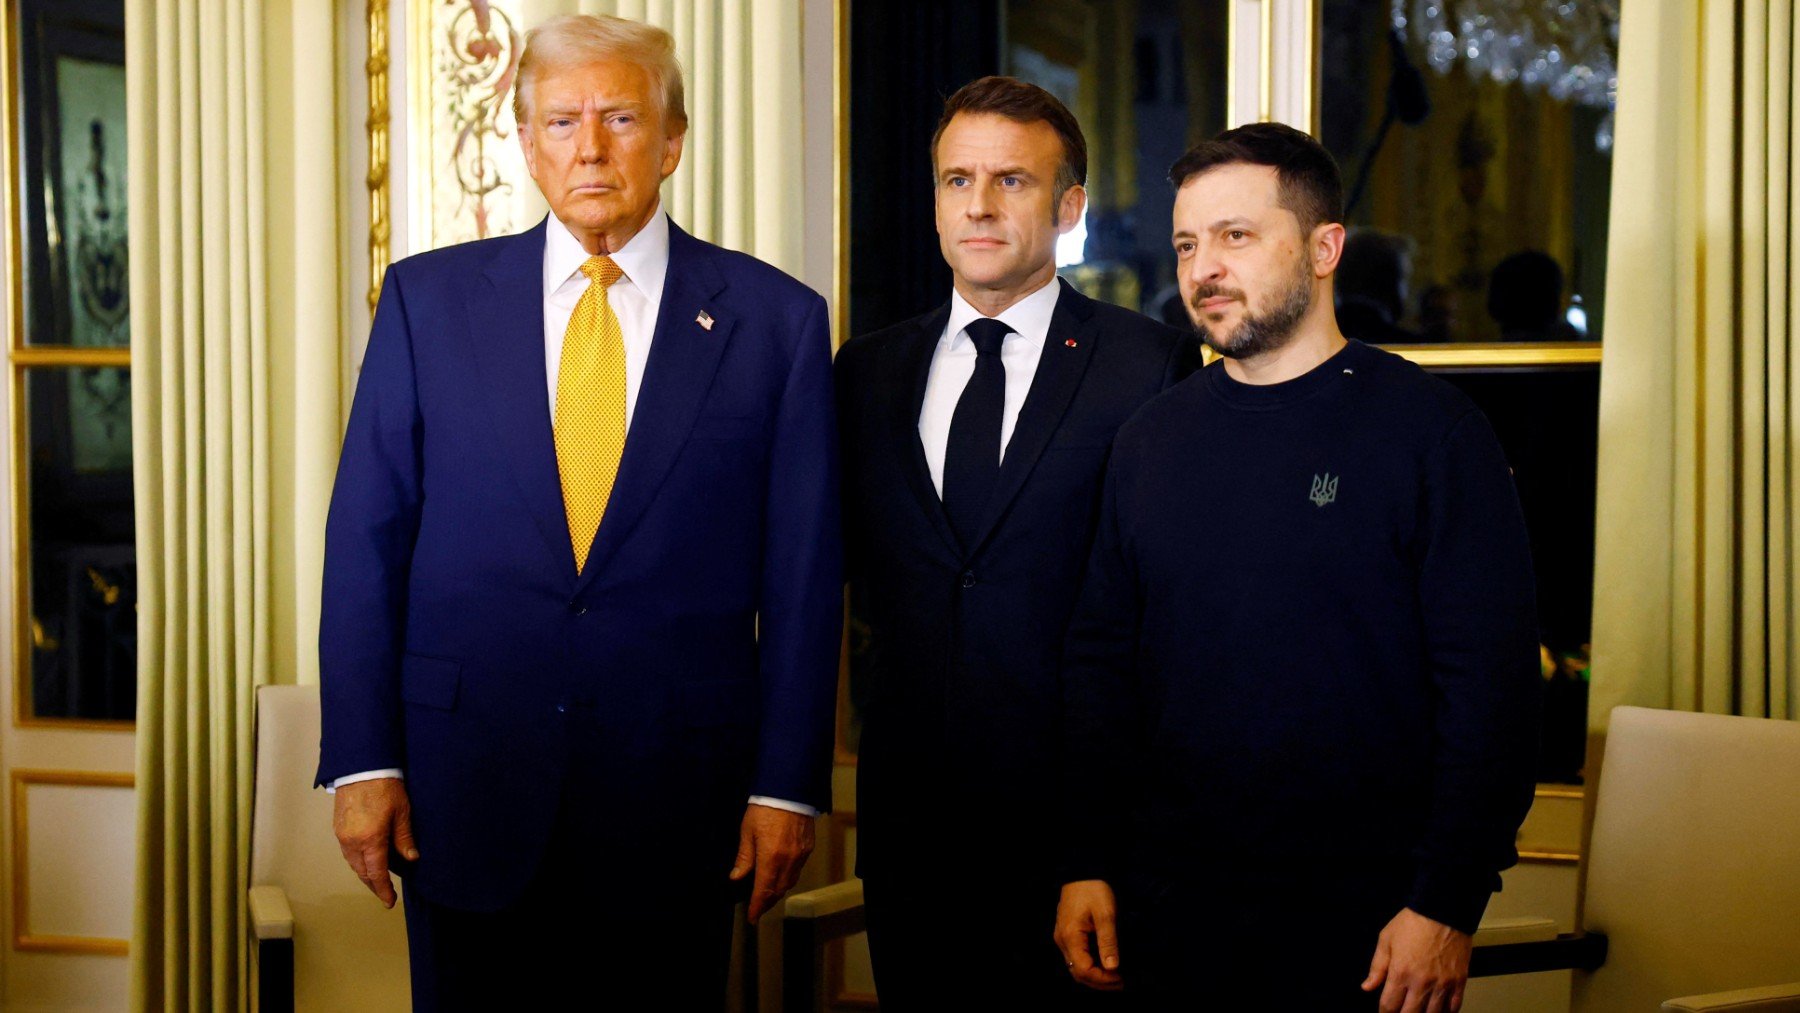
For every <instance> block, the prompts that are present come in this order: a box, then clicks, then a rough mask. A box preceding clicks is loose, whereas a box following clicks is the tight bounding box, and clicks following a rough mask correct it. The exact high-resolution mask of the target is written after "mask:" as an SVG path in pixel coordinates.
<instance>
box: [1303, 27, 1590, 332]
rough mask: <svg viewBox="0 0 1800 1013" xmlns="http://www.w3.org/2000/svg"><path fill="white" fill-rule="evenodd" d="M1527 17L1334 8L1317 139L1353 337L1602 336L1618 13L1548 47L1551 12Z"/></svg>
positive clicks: (1552, 39) (1341, 293)
mask: <svg viewBox="0 0 1800 1013" xmlns="http://www.w3.org/2000/svg"><path fill="white" fill-rule="evenodd" d="M1525 6H1526V5H1520V4H1516V3H1510V2H1506V0H1481V2H1473V0H1468V2H1461V3H1455V4H1441V3H1438V4H1420V3H1381V4H1374V3H1369V2H1367V0H1321V23H1322V26H1323V34H1322V36H1321V40H1320V47H1321V48H1320V54H1319V55H1320V58H1319V66H1320V73H1321V75H1322V77H1321V82H1320V89H1319V101H1320V122H1319V139H1320V140H1321V141H1322V142H1323V143H1324V144H1325V146H1326V148H1328V149H1329V150H1330V151H1331V152H1332V154H1333V155H1335V156H1336V157H1337V159H1338V164H1339V165H1340V166H1341V167H1342V169H1343V174H1344V187H1345V195H1346V201H1345V203H1346V219H1347V224H1349V225H1350V226H1351V236H1350V240H1349V242H1348V243H1347V244H1346V248H1345V251H1344V258H1343V264H1342V267H1341V268H1340V271H1339V287H1338V300H1339V316H1338V321H1339V326H1340V327H1342V328H1343V330H1344V332H1345V333H1346V334H1349V335H1350V336H1352V337H1356V338H1360V339H1362V340H1364V341H1370V342H1377V343H1383V344H1395V343H1407V344H1412V343H1442V342H1493V341H1507V342H1569V341H1585V340H1595V339H1598V338H1599V337H1600V336H1601V330H1602V327H1603V324H1604V313H1605V304H1604V298H1605V290H1604V275H1605V268H1606V229H1607V212H1608V199H1609V196H1610V190H1611V179H1612V162H1611V108H1610V101H1611V100H1610V95H1611V91H1610V88H1609V86H1608V83H1607V82H1608V81H1610V80H1611V79H1612V75H1613V70H1612V66H1613V61H1614V59H1615V53H1616V49H1617V38H1616V29H1617V15H1616V8H1614V9H1613V13H1612V14H1611V15H1610V17H1609V16H1604V15H1603V14H1602V13H1600V12H1599V9H1598V7H1596V6H1595V5H1585V6H1583V8H1582V10H1583V11H1584V12H1585V13H1584V14H1583V15H1582V16H1581V17H1579V18H1575V19H1573V20H1571V21H1569V22H1568V23H1567V24H1560V23H1559V27H1557V28H1556V32H1558V33H1561V34H1560V35H1545V34H1544V33H1543V32H1542V31H1538V33H1537V34H1536V35H1534V34H1532V32H1533V31H1534V30H1535V29H1532V30H1528V29H1531V26H1534V25H1537V24H1538V22H1539V20H1541V17H1540V15H1541V12H1536V11H1535V9H1534V10H1533V11H1525V10H1523V8H1524V7H1525ZM1536 6H1537V7H1541V6H1542V5H1536ZM1577 22H1579V23H1577ZM1521 25H1524V26H1526V27H1525V28H1520V27H1518V26H1521ZM1509 26H1510V27H1509ZM1501 29H1505V30H1504V31H1502V30H1501ZM1609 32H1611V33H1613V34H1608V33H1609ZM1577 35H1579V39H1577V38H1576V36H1577ZM1565 36H1566V37H1565ZM1577 43H1579V45H1577ZM1546 47H1548V48H1546Z"/></svg>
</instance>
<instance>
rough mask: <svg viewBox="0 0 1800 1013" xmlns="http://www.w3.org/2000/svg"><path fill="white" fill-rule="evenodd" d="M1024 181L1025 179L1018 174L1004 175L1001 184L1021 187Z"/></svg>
mask: <svg viewBox="0 0 1800 1013" xmlns="http://www.w3.org/2000/svg"><path fill="white" fill-rule="evenodd" d="M1024 183H1025V181H1024V180H1022V179H1020V178H1019V177H1017V176H1004V177H1001V179H1000V185H1001V186H1010V187H1019V186H1023V185H1024Z"/></svg>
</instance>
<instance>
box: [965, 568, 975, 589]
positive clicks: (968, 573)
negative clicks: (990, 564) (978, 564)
mask: <svg viewBox="0 0 1800 1013" xmlns="http://www.w3.org/2000/svg"><path fill="white" fill-rule="evenodd" d="M962 586H964V587H974V586H975V571H974V570H964V571H963V575H962Z"/></svg>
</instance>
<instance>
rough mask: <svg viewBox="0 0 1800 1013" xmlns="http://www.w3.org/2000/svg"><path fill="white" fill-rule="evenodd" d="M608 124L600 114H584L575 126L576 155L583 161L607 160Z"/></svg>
mask: <svg viewBox="0 0 1800 1013" xmlns="http://www.w3.org/2000/svg"><path fill="white" fill-rule="evenodd" d="M606 141H607V137H606V126H605V124H603V123H601V122H600V118H599V117H598V116H583V117H582V118H581V122H580V123H579V124H577V125H576V127H575V157H576V158H579V159H580V160H582V161H583V162H604V161H606V150H607V143H606Z"/></svg>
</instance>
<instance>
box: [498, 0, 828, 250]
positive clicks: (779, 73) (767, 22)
mask: <svg viewBox="0 0 1800 1013" xmlns="http://www.w3.org/2000/svg"><path fill="white" fill-rule="evenodd" d="M516 6H517V13H518V23H519V25H521V26H522V28H525V29H529V28H530V27H532V26H534V25H537V24H540V23H541V22H543V21H544V20H545V19H546V18H549V17H552V16H554V15H557V14H612V15H616V16H618V17H622V18H631V19H633V20H637V21H647V22H649V23H651V24H654V25H657V26H659V27H662V28H665V29H667V30H668V31H669V32H670V33H671V34H672V35H674V36H675V50H676V55H677V56H678V57H679V58H680V59H681V68H682V72H683V75H684V83H685V84H686V86H687V109H688V135H687V141H686V143H685V146H684V148H683V151H682V156H681V167H680V168H679V169H677V170H676V171H675V175H673V176H671V177H669V181H668V182H667V183H665V184H664V185H663V197H664V201H665V206H666V207H667V208H668V211H669V215H670V217H672V218H673V219H674V220H675V222H676V224H678V225H680V226H681V227H682V228H684V229H687V230H688V231H689V232H692V233H693V234H694V235H696V236H699V237H700V238H701V239H705V240H707V241H708V242H713V243H718V244H719V245H720V246H725V247H729V248H731V249H734V250H742V251H743V252H745V253H748V254H750V255H752V256H754V257H757V258H758V259H761V260H764V261H767V262H769V263H771V264H774V265H775V266H776V267H779V268H781V269H782V270H784V271H786V272H788V273H789V274H794V275H798V274H799V273H800V271H801V268H802V266H803V265H802V239H803V223H802V217H803V216H802V213H801V197H802V192H803V191H802V186H803V183H804V180H803V174H802V172H801V164H800V155H801V146H802V142H803V140H804V135H803V132H802V129H801V115H800V108H801V94H800V51H801V37H800V31H801V25H800V10H801V0H635V2H634V0H519V2H518V3H517V5H516ZM527 185H529V184H527Z"/></svg>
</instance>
